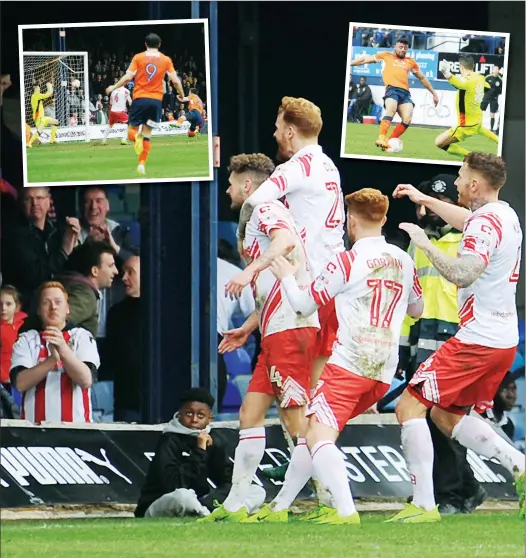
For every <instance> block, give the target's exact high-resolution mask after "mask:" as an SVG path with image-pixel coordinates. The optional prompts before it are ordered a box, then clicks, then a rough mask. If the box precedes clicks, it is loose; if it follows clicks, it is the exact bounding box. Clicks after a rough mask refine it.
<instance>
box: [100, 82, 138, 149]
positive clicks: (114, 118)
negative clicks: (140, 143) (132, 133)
mask: <svg viewBox="0 0 526 558" xmlns="http://www.w3.org/2000/svg"><path fill="white" fill-rule="evenodd" d="M131 104H132V100H131V95H130V92H129V90H128V89H127V88H126V87H119V88H118V89H114V90H113V91H112V92H111V95H110V122H109V126H108V127H107V128H106V129H105V130H104V136H103V138H102V145H107V143H108V136H109V135H110V132H111V129H112V128H113V126H115V124H127V123H128V113H127V107H128V106H130V105H131ZM127 138H128V130H124V135H123V136H122V138H121V145H127V144H128V139H127Z"/></svg>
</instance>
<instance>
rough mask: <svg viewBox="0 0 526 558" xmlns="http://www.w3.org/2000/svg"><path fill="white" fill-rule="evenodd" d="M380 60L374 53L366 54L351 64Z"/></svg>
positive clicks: (374, 62)
mask: <svg viewBox="0 0 526 558" xmlns="http://www.w3.org/2000/svg"><path fill="white" fill-rule="evenodd" d="M377 63H378V60H377V58H376V56H375V55H374V54H364V55H363V56H360V57H358V58H356V59H355V60H353V61H352V62H351V66H363V65H364V64H377Z"/></svg>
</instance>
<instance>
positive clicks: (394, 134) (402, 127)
mask: <svg viewBox="0 0 526 558" xmlns="http://www.w3.org/2000/svg"><path fill="white" fill-rule="evenodd" d="M407 128H409V126H408V125H407V124H402V123H401V122H400V124H397V125H396V128H395V129H394V130H393V132H392V133H391V135H390V136H389V139H391V138H399V137H400V136H401V135H402V134H403V133H404V132H405V131H406V130H407Z"/></svg>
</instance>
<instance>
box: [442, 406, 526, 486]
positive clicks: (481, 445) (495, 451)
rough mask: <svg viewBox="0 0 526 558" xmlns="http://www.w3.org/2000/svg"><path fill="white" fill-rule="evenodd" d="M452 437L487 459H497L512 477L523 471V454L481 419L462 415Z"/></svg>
mask: <svg viewBox="0 0 526 558" xmlns="http://www.w3.org/2000/svg"><path fill="white" fill-rule="evenodd" d="M452 437H453V438H454V439H455V440H457V441H458V442H459V443H460V444H462V445H463V446H465V447H466V448H468V449H470V450H472V451H474V452H475V453H479V454H480V455H483V456H484V457H487V458H488V459H493V458H496V459H498V460H499V461H500V462H501V464H502V466H503V467H505V468H506V469H508V471H509V472H510V473H511V474H512V475H513V477H514V478H515V477H517V476H518V475H520V474H521V473H523V472H524V468H525V462H524V460H525V458H524V454H522V453H521V452H520V451H519V450H518V449H516V448H514V447H513V446H512V445H511V444H509V443H508V442H506V440H504V439H503V438H501V437H500V436H499V435H498V434H497V433H496V432H495V430H493V428H491V426H490V425H489V424H487V423H486V422H484V421H483V420H480V419H478V418H476V417H470V416H465V417H462V418H461V419H460V422H458V423H457V424H456V426H455V428H453V434H452Z"/></svg>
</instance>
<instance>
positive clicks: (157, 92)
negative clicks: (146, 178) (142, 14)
mask: <svg viewBox="0 0 526 558" xmlns="http://www.w3.org/2000/svg"><path fill="white" fill-rule="evenodd" d="M145 46H146V51H144V52H141V53H139V54H136V55H135V56H134V57H133V59H132V61H131V64H130V67H129V68H128V71H127V72H126V73H125V74H124V76H122V78H121V79H120V80H119V81H118V82H117V83H115V84H114V85H110V87H108V88H107V89H106V93H107V94H108V95H110V94H111V93H112V92H113V91H114V90H115V89H118V88H119V87H122V86H124V85H126V84H127V83H129V82H130V81H131V80H134V83H135V85H134V88H133V102H132V106H131V108H130V114H129V121H128V139H129V140H131V141H133V142H134V143H135V145H134V148H135V153H137V155H139V166H138V167H137V172H138V173H139V174H146V170H145V164H146V161H147V160H148V155H149V153H150V144H151V141H150V138H151V135H152V129H153V128H155V127H157V125H158V124H159V122H160V121H161V116H162V111H163V103H162V100H163V95H164V86H163V83H164V76H165V75H168V77H169V78H170V81H171V82H172V83H173V85H174V87H175V88H176V89H177V93H178V97H177V98H178V99H179V100H181V98H183V97H184V91H183V86H182V85H181V80H180V79H179V77H178V75H177V72H176V71H175V68H174V65H173V62H172V60H171V58H170V57H169V56H166V55H165V54H163V53H162V52H160V51H159V48H160V46H161V38H160V37H159V35H156V34H155V33H150V34H149V35H147V36H146V39H145ZM139 127H141V131H140V132H139Z"/></svg>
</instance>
